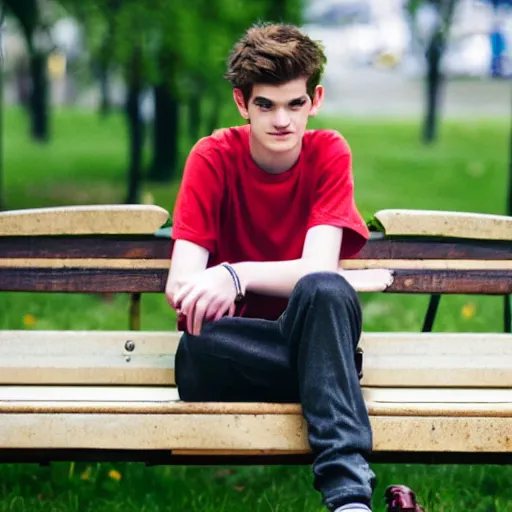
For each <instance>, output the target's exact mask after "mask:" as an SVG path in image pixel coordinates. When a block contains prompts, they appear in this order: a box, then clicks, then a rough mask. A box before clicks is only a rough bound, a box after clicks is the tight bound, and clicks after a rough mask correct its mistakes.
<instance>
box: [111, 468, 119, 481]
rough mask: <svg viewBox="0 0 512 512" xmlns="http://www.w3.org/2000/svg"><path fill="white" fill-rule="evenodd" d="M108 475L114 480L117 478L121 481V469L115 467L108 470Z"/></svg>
mask: <svg viewBox="0 0 512 512" xmlns="http://www.w3.org/2000/svg"><path fill="white" fill-rule="evenodd" d="M108 476H109V477H110V478H112V480H115V481H116V482H119V480H121V473H119V471H117V470H115V469H111V470H110V471H109V472H108Z"/></svg>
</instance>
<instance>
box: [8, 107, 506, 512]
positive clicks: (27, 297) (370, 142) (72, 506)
mask: <svg viewBox="0 0 512 512" xmlns="http://www.w3.org/2000/svg"><path fill="white" fill-rule="evenodd" d="M228 117H229V116H228ZM226 122H227V121H226ZM4 125H5V137H4V145H5V159H4V175H3V181H2V184H3V195H4V200H5V203H6V207H7V208H10V209H16V208H26V207H39V206H49V205H68V204H90V203H117V202H122V201H123V198H124V195H125V190H126V184H125V181H126V179H125V175H126V158H127V147H126V129H125V125H124V123H123V119H122V117H120V116H117V115H114V116H112V117H110V118H107V119H103V120H101V119H99V118H98V117H96V116H95V115H93V114H91V113H88V112H84V111H66V110H63V111H58V112H56V113H55V116H54V119H53V125H52V127H53V141H52V143H51V144H49V145H47V146H44V145H36V144H34V143H32V142H30V141H29V140H27V137H26V131H27V130H26V120H25V118H24V115H23V113H22V112H21V111H19V110H14V109H11V110H8V111H7V112H6V115H5V121H4ZM312 126H315V127H329V128H336V129H338V130H340V131H341V132H342V133H343V134H344V136H345V137H346V138H347V140H348V141H349V143H350V145H351V147H352V151H353V156H354V175H355V182H356V200H357V203H358V205H359V208H360V210H361V212H362V214H363V216H364V217H365V218H366V219H368V218H370V217H371V215H372V214H373V213H374V212H375V211H377V210H379V209H384V208H429V209H447V210H460V211H475V212H488V213H504V211H505V202H506V177H507V165H508V161H507V155H508V137H509V125H508V123H507V122H506V121H505V120H492V119H489V120H474V121H473V122H469V121H468V120H465V121H464V122H457V121H453V120H452V121H446V122H444V123H443V125H442V128H441V132H440V140H439V142H438V143H436V144H435V145H433V146H431V147H426V146H423V145H422V144H421V143H420V141H419V133H420V128H419V124H418V122H417V121H415V120H387V121H386V120H381V119H379V120H375V121H371V122H370V121H368V120H364V121H359V120H357V119H338V118H336V119H335V118H329V117H325V116H324V117H321V118H319V119H317V120H315V122H314V124H313V125H312ZM188 146H189V144H188V143H187V141H186V140H182V141H181V147H182V150H183V154H182V157H181V159H182V160H183V158H184V155H185V154H186V151H187V148H188ZM146 157H147V154H146ZM178 186H179V177H177V179H176V180H175V181H174V183H172V184H166V185H161V184H159V185H155V184H145V185H144V190H143V200H144V201H146V202H154V203H155V204H158V205H160V206H162V207H164V208H167V209H168V210H172V206H173V201H174V197H175V195H176V191H177V188H178ZM362 299H363V304H364V329H365V330H366V331H377V330H393V331H397V330H411V331H418V330H419V329H420V328H421V324H422V320H423V316H424V314H425V309H426V306H427V302H428V298H427V297H413V298H411V297H407V298H406V297H403V296H398V295H397V296H386V297H381V296H378V295H376V294H367V295H365V296H363V297H362ZM0 308H1V310H2V311H3V314H2V315H1V317H0V323H1V324H0V327H1V328H4V329H7V328H9V329H19V328H27V329H33V328H35V329H68V328H69V329H125V328H127V311H128V301H127V297H126V296H123V295H119V296H116V297H113V298H111V299H110V300H108V301H107V300H105V299H104V298H99V297H96V296H88V295H82V296H67V295H59V294H49V295H36V294H7V293H4V294H1V295H0ZM501 308H502V301H501V300H500V299H498V298H492V297H491V298H489V297H463V296H453V297H447V298H443V301H442V306H441V309H440V314H439V318H438V321H437V323H436V325H435V330H436V331H473V332H478V331H499V329H500V328H501ZM142 325H143V328H144V329H150V330H165V329H173V328H174V315H173V313H172V312H171V311H170V310H169V308H168V307H167V306H166V303H165V300H164V299H163V297H162V296H159V295H148V296H146V297H144V298H143V301H142ZM374 469H375V471H376V473H377V476H378V482H379V487H378V489H377V491H376V494H375V510H376V511H382V510H383V504H382V496H383V490H384V488H385V487H386V486H387V485H389V484H392V483H404V484H406V485H409V486H411V487H412V488H414V489H415V490H417V492H418V494H419V496H420V498H421V501H422V502H423V503H425V504H426V505H427V507H428V510H429V512H448V511H450V512H452V511H453V512H460V511H462V510H471V511H476V512H493V511H499V512H502V511H508V510H512V488H511V486H510V481H511V479H512V469H511V468H510V467H497V466H462V465H461V466H423V465H375V466H374ZM0 482H1V483H0V512H2V511H29V510H30V511H36V512H37V511H61V510H69V511H89V510H91V511H93V510H94V511H98V512H103V511H115V510H123V511H131V510H134V511H135V510H137V511H157V510H158V511H167V510H169V511H170V510H172V511H180V512H181V511H194V512H195V511H197V512H199V511H201V512H203V511H205V512H210V511H212V512H213V511H226V512H232V511H239V510H251V511H256V512H263V511H273V512H284V511H291V510H294V511H304V512H320V511H321V510H323V509H322V507H321V503H320V500H319V495H318V494H317V493H316V492H315V491H314V490H313V489H312V488H311V473H310V470H309V468H305V467H298V468H296V467H277V468H262V467H257V468H240V467H237V468H216V467H213V468H182V467H176V468H174V467H157V468H146V467H144V466H141V465H135V464H113V465H111V464H100V465H96V464H94V465H87V464H76V465H74V464H71V465H70V464H56V465H52V466H50V467H38V466H33V465H4V466H1V467H0Z"/></svg>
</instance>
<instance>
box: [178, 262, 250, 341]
mask: <svg viewBox="0 0 512 512" xmlns="http://www.w3.org/2000/svg"><path fill="white" fill-rule="evenodd" d="M241 286H242V293H244V292H245V286H244V284H243V283H241ZM235 298H236V287H235V283H234V281H233V278H232V277H231V274H230V273H229V271H228V270H227V269H225V268H224V267H222V266H220V265H217V266H215V267H211V268H209V269H207V270H205V271H204V272H201V273H200V274H196V275H194V276H193V277H192V278H190V279H189V280H188V281H186V282H184V283H183V284H182V285H181V286H180V288H179V291H178V292H177V293H176V294H175V295H174V296H173V298H172V301H173V303H174V306H175V308H176V310H177V311H178V313H181V314H182V315H185V316H186V318H187V331H188V332H189V333H190V334H193V335H194V336H198V335H199V334H200V333H201V327H202V325H203V321H204V320H205V319H206V320H210V321H215V320H219V319H220V318H221V317H223V316H224V315H225V314H226V312H227V314H228V316H233V315H234V314H235Z"/></svg>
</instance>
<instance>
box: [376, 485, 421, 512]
mask: <svg viewBox="0 0 512 512" xmlns="http://www.w3.org/2000/svg"><path fill="white" fill-rule="evenodd" d="M385 496H386V505H387V506H388V507H387V509H386V512H399V511H400V510H409V511H411V512H425V510H424V509H423V507H421V506H420V505H418V503H417V502H416V494H414V492H413V491H411V489H409V487H406V486H405V485H391V486H389V487H388V488H387V489H386V494H385Z"/></svg>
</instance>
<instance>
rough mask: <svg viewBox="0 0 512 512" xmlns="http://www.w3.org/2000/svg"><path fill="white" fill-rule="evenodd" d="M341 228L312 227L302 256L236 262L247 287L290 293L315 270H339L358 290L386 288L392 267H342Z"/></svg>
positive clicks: (389, 280)
mask: <svg viewBox="0 0 512 512" xmlns="http://www.w3.org/2000/svg"><path fill="white" fill-rule="evenodd" d="M342 232H343V230H342V229H341V228H336V227H333V226H327V225H320V226H315V227H313V228H311V229H310V230H309V231H308V233H307V235H306V240H305V242H304V249H303V252H302V258H300V259H297V260H290V261H276V262H242V263H236V264H234V265H233V268H234V269H235V270H236V272H237V273H238V275H239V277H240V280H241V281H242V283H243V285H244V288H245V289H246V290H249V291H252V292H256V293H261V294H265V295H277V296H282V297H289V296H290V295H291V293H292V291H293V289H294V287H295V285H296V284H297V282H298V281H299V280H300V279H301V278H302V277H304V276H305V275H307V274H311V273H313V272H339V273H340V274H341V275H342V276H343V277H344V278H345V279H346V280H347V281H348V283H349V284H350V285H352V287H353V288H355V289H356V290H357V291H364V292H377V291H382V290H385V289H386V288H387V287H388V286H389V285H390V284H391V283H392V282H393V277H392V273H391V272H390V271H389V270H384V269H375V270H341V271H340V270H339V254H340V247H341V242H342Z"/></svg>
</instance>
